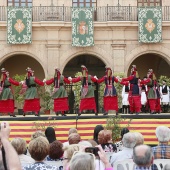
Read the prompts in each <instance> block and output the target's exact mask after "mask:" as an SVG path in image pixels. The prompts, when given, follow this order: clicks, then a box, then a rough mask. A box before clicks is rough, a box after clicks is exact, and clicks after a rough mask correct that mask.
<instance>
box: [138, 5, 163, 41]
mask: <svg viewBox="0 0 170 170" xmlns="http://www.w3.org/2000/svg"><path fill="white" fill-rule="evenodd" d="M138 24H139V25H138V26H139V28H138V32H139V42H142V43H157V42H161V41H162V9H161V7H143V8H142V7H141V8H138Z"/></svg>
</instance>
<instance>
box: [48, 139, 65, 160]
mask: <svg viewBox="0 0 170 170" xmlns="http://www.w3.org/2000/svg"><path fill="white" fill-rule="evenodd" d="M63 153H64V150H63V144H62V143H61V142H60V141H58V140H56V141H54V142H52V143H50V148H49V155H48V156H47V157H46V159H45V160H46V161H57V160H62V157H63Z"/></svg>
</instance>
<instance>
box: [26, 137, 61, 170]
mask: <svg viewBox="0 0 170 170" xmlns="http://www.w3.org/2000/svg"><path fill="white" fill-rule="evenodd" d="M28 150H29V153H30V155H31V157H32V158H33V159H34V160H35V163H34V164H30V165H27V166H24V167H23V170H33V169H44V170H58V168H57V166H52V165H48V164H46V163H44V162H43V161H44V159H45V157H46V156H47V155H48V153H49V142H48V140H47V139H46V138H45V137H42V136H39V137H38V138H35V139H33V140H31V141H30V143H29V147H28Z"/></svg>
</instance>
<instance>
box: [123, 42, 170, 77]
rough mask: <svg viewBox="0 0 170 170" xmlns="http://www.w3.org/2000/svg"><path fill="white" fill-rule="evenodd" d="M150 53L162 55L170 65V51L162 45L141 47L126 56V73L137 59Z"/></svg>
mask: <svg viewBox="0 0 170 170" xmlns="http://www.w3.org/2000/svg"><path fill="white" fill-rule="evenodd" d="M148 53H152V54H157V55H160V56H161V57H162V58H163V59H164V60H165V61H166V62H167V63H168V64H169V65H170V55H169V54H170V49H168V48H165V47H163V46H162V45H160V44H159V45H156V44H150V45H141V46H138V47H137V48H135V49H134V50H132V51H131V52H130V53H129V54H128V55H127V56H125V60H126V62H125V63H126V65H125V73H126V74H127V72H128V69H129V67H130V65H131V64H132V62H133V61H134V60H135V59H136V58H138V57H139V56H141V55H144V54H148Z"/></svg>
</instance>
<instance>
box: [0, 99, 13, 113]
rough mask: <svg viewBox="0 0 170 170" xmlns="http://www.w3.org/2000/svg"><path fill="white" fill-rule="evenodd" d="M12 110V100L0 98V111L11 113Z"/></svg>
mask: <svg viewBox="0 0 170 170" xmlns="http://www.w3.org/2000/svg"><path fill="white" fill-rule="evenodd" d="M13 112H14V100H13V99H8V100H0V113H13Z"/></svg>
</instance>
